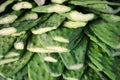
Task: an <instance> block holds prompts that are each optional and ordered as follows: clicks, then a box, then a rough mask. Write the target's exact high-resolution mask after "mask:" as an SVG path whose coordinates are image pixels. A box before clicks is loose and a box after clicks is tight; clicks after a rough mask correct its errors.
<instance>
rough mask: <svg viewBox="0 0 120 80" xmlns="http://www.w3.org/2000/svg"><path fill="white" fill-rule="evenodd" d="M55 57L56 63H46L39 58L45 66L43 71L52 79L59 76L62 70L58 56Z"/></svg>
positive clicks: (61, 63) (62, 66)
mask: <svg viewBox="0 0 120 80" xmlns="http://www.w3.org/2000/svg"><path fill="white" fill-rule="evenodd" d="M40 56H41V55H40ZM56 57H58V58H57V62H47V61H44V60H43V57H42V56H41V59H42V61H43V65H44V66H45V70H46V71H47V72H48V74H50V75H51V76H53V77H58V76H60V75H61V74H62V72H63V70H64V65H63V62H62V60H61V59H60V57H59V55H58V56H56Z"/></svg>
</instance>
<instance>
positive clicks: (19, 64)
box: [0, 52, 33, 77]
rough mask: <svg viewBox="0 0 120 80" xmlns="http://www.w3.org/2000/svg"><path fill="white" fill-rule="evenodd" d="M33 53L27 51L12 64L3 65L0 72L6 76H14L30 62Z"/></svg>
mask: <svg viewBox="0 0 120 80" xmlns="http://www.w3.org/2000/svg"><path fill="white" fill-rule="evenodd" d="M32 55H33V53H31V52H26V53H25V54H24V56H22V57H21V58H20V59H19V60H18V61H16V62H14V63H11V64H6V65H1V66H0V72H1V73H2V74H3V75H4V76H6V77H10V76H13V75H14V74H16V73H17V72H18V71H20V70H21V69H22V68H23V67H24V66H25V65H26V64H27V63H28V61H29V60H30V58H31V57H32Z"/></svg>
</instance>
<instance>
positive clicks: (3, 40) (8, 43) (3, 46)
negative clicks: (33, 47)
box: [0, 36, 16, 55]
mask: <svg viewBox="0 0 120 80" xmlns="http://www.w3.org/2000/svg"><path fill="white" fill-rule="evenodd" d="M15 39H16V37H12V36H0V54H2V55H5V54H6V53H7V52H8V51H9V49H10V48H11V47H12V46H13V43H14V41H15Z"/></svg>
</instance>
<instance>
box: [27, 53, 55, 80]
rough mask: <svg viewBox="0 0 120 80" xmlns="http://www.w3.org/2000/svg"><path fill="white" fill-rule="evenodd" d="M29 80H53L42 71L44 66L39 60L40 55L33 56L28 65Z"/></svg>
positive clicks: (53, 79)
mask: <svg viewBox="0 0 120 80" xmlns="http://www.w3.org/2000/svg"><path fill="white" fill-rule="evenodd" d="M28 76H29V80H55V78H54V77H51V76H50V74H48V73H47V72H46V71H45V69H44V64H43V62H42V60H41V57H40V54H34V56H33V57H32V59H31V61H30V62H29V64H28Z"/></svg>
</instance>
